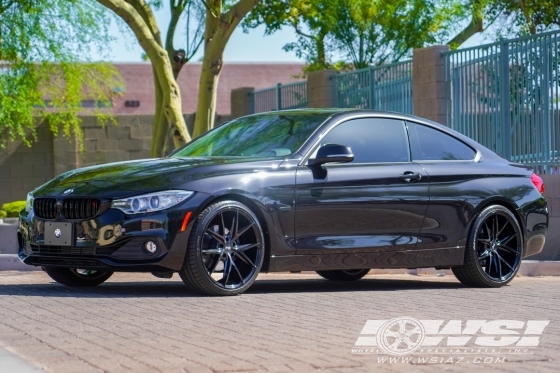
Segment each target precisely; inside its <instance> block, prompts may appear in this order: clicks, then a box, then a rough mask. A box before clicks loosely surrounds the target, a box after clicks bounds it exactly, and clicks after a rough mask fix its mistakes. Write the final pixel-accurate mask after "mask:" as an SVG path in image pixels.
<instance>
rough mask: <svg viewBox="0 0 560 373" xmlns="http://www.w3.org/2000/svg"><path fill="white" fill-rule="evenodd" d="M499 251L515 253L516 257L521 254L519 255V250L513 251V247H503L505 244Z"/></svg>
mask: <svg viewBox="0 0 560 373" xmlns="http://www.w3.org/2000/svg"><path fill="white" fill-rule="evenodd" d="M498 250H504V251H507V252H510V253H514V254H516V255H518V254H519V253H518V252H517V250H515V249H512V248H511V247H509V246H506V245H503V244H502V245H500V246H498Z"/></svg>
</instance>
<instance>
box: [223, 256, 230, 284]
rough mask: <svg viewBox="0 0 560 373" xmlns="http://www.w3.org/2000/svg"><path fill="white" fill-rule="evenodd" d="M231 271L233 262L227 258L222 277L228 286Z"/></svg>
mask: <svg viewBox="0 0 560 373" xmlns="http://www.w3.org/2000/svg"><path fill="white" fill-rule="evenodd" d="M230 272H231V262H230V261H229V260H228V259H226V260H225V263H224V275H223V276H222V278H223V279H224V286H227V283H228V281H229V274H230Z"/></svg>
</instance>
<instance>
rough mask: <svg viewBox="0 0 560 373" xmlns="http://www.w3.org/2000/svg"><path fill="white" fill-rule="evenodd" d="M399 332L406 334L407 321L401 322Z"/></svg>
mask: <svg viewBox="0 0 560 373" xmlns="http://www.w3.org/2000/svg"><path fill="white" fill-rule="evenodd" d="M399 332H400V333H405V332H406V321H405V320H400V321H399Z"/></svg>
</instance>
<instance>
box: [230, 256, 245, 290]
mask: <svg viewBox="0 0 560 373" xmlns="http://www.w3.org/2000/svg"><path fill="white" fill-rule="evenodd" d="M228 258H229V260H230V261H231V265H233V268H235V271H236V272H237V274H238V275H239V278H240V279H241V282H242V283H243V285H245V279H243V276H241V272H239V268H237V264H235V261H234V260H233V257H232V256H231V254H228Z"/></svg>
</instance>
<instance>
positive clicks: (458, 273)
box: [452, 205, 523, 287]
mask: <svg viewBox="0 0 560 373" xmlns="http://www.w3.org/2000/svg"><path fill="white" fill-rule="evenodd" d="M522 253H523V235H522V233H521V229H520V227H519V223H518V222H517V219H516V218H515V215H513V213H512V212H511V211H510V210H508V209H507V208H505V207H504V206H501V205H493V206H489V207H487V208H485V209H484V210H482V212H481V213H480V214H479V215H478V217H477V218H476V220H475V222H474V224H473V226H472V228H471V231H470V233H469V237H468V240H467V246H466V248H465V261H464V264H463V265H462V266H459V267H453V268H452V270H453V274H455V277H457V279H459V281H461V282H462V283H463V284H464V285H466V286H472V287H500V286H504V285H506V284H507V283H509V282H510V281H511V280H513V278H514V277H515V275H516V274H517V271H518V270H519V267H520V266H521V255H522Z"/></svg>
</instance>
